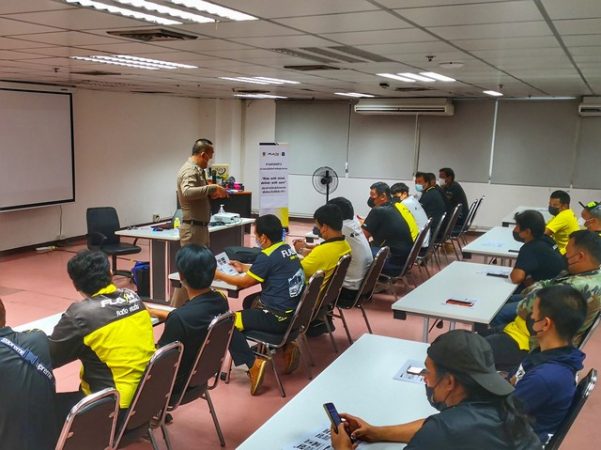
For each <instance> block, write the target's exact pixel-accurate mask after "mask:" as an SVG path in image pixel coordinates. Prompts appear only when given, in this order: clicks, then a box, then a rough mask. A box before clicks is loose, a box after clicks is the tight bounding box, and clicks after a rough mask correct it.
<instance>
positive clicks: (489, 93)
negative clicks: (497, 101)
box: [482, 91, 503, 97]
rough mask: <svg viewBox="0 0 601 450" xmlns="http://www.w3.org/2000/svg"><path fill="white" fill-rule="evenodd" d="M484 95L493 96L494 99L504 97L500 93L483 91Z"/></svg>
mask: <svg viewBox="0 0 601 450" xmlns="http://www.w3.org/2000/svg"><path fill="white" fill-rule="evenodd" d="M482 92H483V93H485V94H486V95H492V96H493V97H502V96H503V94H501V93H500V92H497V91H482Z"/></svg>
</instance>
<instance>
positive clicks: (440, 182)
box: [438, 178, 446, 187]
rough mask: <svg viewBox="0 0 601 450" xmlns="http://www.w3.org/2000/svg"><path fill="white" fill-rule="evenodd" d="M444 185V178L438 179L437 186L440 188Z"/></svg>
mask: <svg viewBox="0 0 601 450" xmlns="http://www.w3.org/2000/svg"><path fill="white" fill-rule="evenodd" d="M445 184H446V183H445V179H444V178H439V179H438V185H439V186H440V187H442V186H444V185H445Z"/></svg>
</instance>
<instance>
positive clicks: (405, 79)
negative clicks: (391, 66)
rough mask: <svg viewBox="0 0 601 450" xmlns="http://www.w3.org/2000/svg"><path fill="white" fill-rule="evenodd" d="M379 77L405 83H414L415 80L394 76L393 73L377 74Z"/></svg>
mask: <svg viewBox="0 0 601 450" xmlns="http://www.w3.org/2000/svg"><path fill="white" fill-rule="evenodd" d="M376 75H378V76H379V77H384V78H390V79H391V80H397V81H404V82H405V83H415V80H412V79H411V78H407V77H401V76H400V75H395V74H394V73H377V74H376Z"/></svg>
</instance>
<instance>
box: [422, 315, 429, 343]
mask: <svg viewBox="0 0 601 450" xmlns="http://www.w3.org/2000/svg"><path fill="white" fill-rule="evenodd" d="M428 330H430V318H429V317H424V331H423V334H422V341H424V342H428Z"/></svg>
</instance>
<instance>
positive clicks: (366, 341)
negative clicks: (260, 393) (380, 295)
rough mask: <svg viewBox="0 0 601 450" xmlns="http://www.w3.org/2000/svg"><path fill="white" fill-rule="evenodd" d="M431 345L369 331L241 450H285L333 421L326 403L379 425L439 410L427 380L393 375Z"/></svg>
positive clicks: (377, 448) (379, 446) (382, 448)
mask: <svg viewBox="0 0 601 450" xmlns="http://www.w3.org/2000/svg"><path fill="white" fill-rule="evenodd" d="M427 348H428V345H427V344H424V343H422V342H415V341H406V340H404V339H396V338H391V337H384V336H377V335H373V334H364V335H363V336H361V338H359V340H357V341H356V342H355V343H354V344H353V345H352V346H351V347H350V348H349V349H348V350H347V351H345V352H344V353H343V354H342V355H341V356H339V357H338V358H337V359H336V360H335V361H334V362H333V363H332V364H330V365H329V366H328V367H327V368H326V369H325V370H324V371H323V372H322V373H321V374H320V375H319V376H318V377H317V378H315V379H314V380H313V381H312V382H311V383H309V384H308V385H307V386H305V388H304V389H303V390H302V391H300V392H299V393H298V394H297V395H296V396H295V397H294V398H293V399H292V400H290V401H289V402H288V403H286V405H284V406H283V407H282V409H280V410H279V411H278V412H277V413H276V414H275V415H274V416H272V417H271V418H270V419H269V420H267V422H265V423H264V424H263V425H262V426H261V427H260V428H259V429H258V430H257V431H255V432H254V433H253V434H252V435H251V436H250V437H249V438H248V439H247V440H246V441H244V442H243V443H242V444H241V445H240V446H239V447H238V449H240V450H265V449H270V450H281V449H283V448H286V447H287V446H292V445H293V444H297V443H299V442H302V441H303V440H304V439H305V438H306V437H307V435H308V434H310V433H312V432H314V431H317V430H319V429H320V427H323V428H324V429H325V428H328V427H329V421H328V418H327V416H326V414H325V413H324V410H323V406H322V405H323V404H324V403H327V402H333V403H334V405H335V406H336V408H337V409H338V411H339V412H347V413H349V414H352V415H355V416H359V417H361V418H363V419H365V420H367V421H368V422H369V423H372V424H374V425H376V424H377V425H385V424H386V425H390V424H395V423H405V422H410V421H413V420H417V419H420V418H425V417H427V416H429V415H431V414H434V413H435V412H436V411H435V410H434V409H433V408H432V407H431V406H430V405H429V404H428V401H427V399H426V395H425V392H424V385H423V384H422V383H411V382H407V381H398V380H395V379H393V377H394V375H395V374H396V373H397V372H398V371H399V370H400V369H401V368H402V366H403V365H404V364H405V362H407V360H417V361H420V362H421V361H424V360H425V358H426V349H427ZM403 447H404V445H403V444H395V443H376V444H369V446H368V448H369V449H370V450H392V449H401V448H403Z"/></svg>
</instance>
